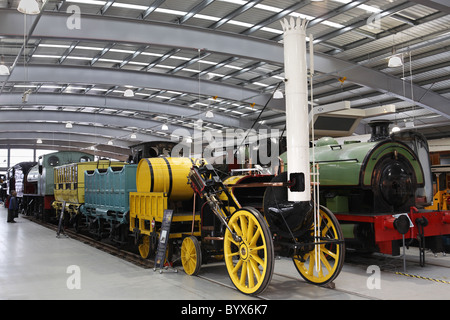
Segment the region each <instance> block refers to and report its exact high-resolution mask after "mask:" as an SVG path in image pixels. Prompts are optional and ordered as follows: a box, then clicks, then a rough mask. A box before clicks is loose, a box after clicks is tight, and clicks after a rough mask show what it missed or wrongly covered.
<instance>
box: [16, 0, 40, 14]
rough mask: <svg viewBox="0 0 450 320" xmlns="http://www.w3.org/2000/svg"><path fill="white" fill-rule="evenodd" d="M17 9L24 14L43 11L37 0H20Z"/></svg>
mask: <svg viewBox="0 0 450 320" xmlns="http://www.w3.org/2000/svg"><path fill="white" fill-rule="evenodd" d="M17 11H19V12H21V13H23V14H39V13H40V12H41V10H40V9H39V5H38V3H37V1H36V0H20V2H19V6H18V7H17Z"/></svg>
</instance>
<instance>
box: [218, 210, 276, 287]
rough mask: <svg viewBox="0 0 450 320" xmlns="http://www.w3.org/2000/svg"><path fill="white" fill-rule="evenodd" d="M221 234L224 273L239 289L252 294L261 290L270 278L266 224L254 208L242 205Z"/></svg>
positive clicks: (271, 261) (270, 251) (271, 263)
mask: <svg viewBox="0 0 450 320" xmlns="http://www.w3.org/2000/svg"><path fill="white" fill-rule="evenodd" d="M228 226H229V227H230V229H231V230H232V231H233V233H234V234H235V235H236V236H237V237H239V239H235V238H233V235H232V234H231V233H230V231H229V230H228V229H227V230H226V231H225V237H224V244H223V245H224V258H225V264H226V266H227V270H228V275H229V276H230V279H231V281H232V282H233V284H234V286H235V287H236V288H237V289H238V290H239V291H241V292H243V293H245V294H249V295H256V294H260V293H261V292H263V291H264V290H265V289H266V287H267V286H268V285H269V283H270V280H271V279H272V274H273V268H274V252H273V243H272V239H271V235H270V230H269V227H268V226H267V223H266V221H265V220H264V218H263V217H262V216H261V214H260V213H259V212H258V211H257V210H256V209H254V208H249V207H246V208H242V209H239V210H237V211H236V212H234V213H233V215H232V216H231V218H230V220H229V222H228Z"/></svg>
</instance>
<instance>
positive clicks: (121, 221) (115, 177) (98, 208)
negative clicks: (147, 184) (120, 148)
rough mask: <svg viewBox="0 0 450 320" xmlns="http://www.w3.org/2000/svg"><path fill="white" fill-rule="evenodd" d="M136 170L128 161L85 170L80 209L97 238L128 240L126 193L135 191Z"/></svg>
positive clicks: (127, 203)
mask: <svg viewBox="0 0 450 320" xmlns="http://www.w3.org/2000/svg"><path fill="white" fill-rule="evenodd" d="M136 169H137V165H133V164H129V165H125V166H123V167H109V168H106V169H95V170H87V171H85V173H84V183H85V186H84V188H85V189H84V193H85V194H84V197H85V202H84V204H83V205H82V206H81V207H80V211H81V213H82V214H83V215H84V216H85V217H86V219H87V225H88V226H89V231H90V232H91V233H93V234H94V235H96V237H97V238H99V239H101V238H105V237H109V238H110V239H112V240H114V241H117V242H121V243H125V242H126V241H127V236H128V229H129V228H128V223H129V210H130V204H129V193H130V192H135V191H136Z"/></svg>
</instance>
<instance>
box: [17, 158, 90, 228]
mask: <svg viewBox="0 0 450 320" xmlns="http://www.w3.org/2000/svg"><path fill="white" fill-rule="evenodd" d="M90 161H94V156H93V155H91V154H89V153H85V152H79V151H58V152H52V153H48V154H45V155H42V156H40V157H39V158H38V161H37V162H36V163H34V164H33V166H31V167H29V168H28V170H27V174H26V178H25V179H24V180H23V184H24V189H25V192H24V194H23V213H24V214H25V215H34V216H36V217H39V218H41V219H43V220H48V219H49V218H50V217H52V203H53V201H54V200H55V197H54V186H55V184H54V168H55V167H57V166H60V165H64V164H67V163H73V162H90Z"/></svg>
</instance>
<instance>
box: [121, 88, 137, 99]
mask: <svg viewBox="0 0 450 320" xmlns="http://www.w3.org/2000/svg"><path fill="white" fill-rule="evenodd" d="M123 96H124V97H127V98H131V97H134V92H133V90H131V89H127V90H125V92H124V93H123Z"/></svg>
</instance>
